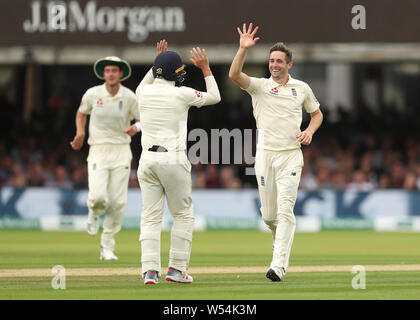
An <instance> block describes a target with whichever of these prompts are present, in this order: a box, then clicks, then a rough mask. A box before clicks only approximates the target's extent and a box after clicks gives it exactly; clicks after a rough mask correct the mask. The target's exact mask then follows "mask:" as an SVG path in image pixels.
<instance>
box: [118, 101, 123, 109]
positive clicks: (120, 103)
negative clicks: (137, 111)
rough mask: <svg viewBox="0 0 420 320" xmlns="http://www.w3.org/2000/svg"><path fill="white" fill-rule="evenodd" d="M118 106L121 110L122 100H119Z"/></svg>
mask: <svg viewBox="0 0 420 320" xmlns="http://www.w3.org/2000/svg"><path fill="white" fill-rule="evenodd" d="M118 108H119V109H120V111H122V108H123V102H122V100H120V102H119V104H118Z"/></svg>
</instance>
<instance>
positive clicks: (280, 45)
mask: <svg viewBox="0 0 420 320" xmlns="http://www.w3.org/2000/svg"><path fill="white" fill-rule="evenodd" d="M273 51H281V52H284V53H285V54H286V62H287V63H289V62H290V61H292V50H290V49H289V48H288V47H287V46H286V45H285V44H284V43H283V42H277V43H276V44H275V45H274V46H272V47H271V49H270V54H271V52H273Z"/></svg>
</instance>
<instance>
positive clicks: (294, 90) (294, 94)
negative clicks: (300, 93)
mask: <svg viewBox="0 0 420 320" xmlns="http://www.w3.org/2000/svg"><path fill="white" fill-rule="evenodd" d="M292 94H293V96H294V97H295V98H296V97H297V91H296V89H295V88H292Z"/></svg>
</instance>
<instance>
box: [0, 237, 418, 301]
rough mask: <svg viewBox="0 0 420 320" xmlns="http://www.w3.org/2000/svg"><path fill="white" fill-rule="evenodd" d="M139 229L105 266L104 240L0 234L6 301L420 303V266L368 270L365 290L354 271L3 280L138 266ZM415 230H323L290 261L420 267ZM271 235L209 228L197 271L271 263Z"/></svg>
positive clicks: (194, 257) (0, 285)
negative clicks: (58, 268)
mask: <svg viewBox="0 0 420 320" xmlns="http://www.w3.org/2000/svg"><path fill="white" fill-rule="evenodd" d="M138 236H139V232H138V231H122V232H121V233H120V234H118V236H117V239H116V240H117V247H116V250H115V253H116V254H117V255H118V257H119V260H118V261H107V262H102V261H99V239H100V238H99V236H97V237H95V238H93V237H90V236H88V235H87V234H85V233H81V232H40V231H0V243H1V245H0V299H31V300H34V299H141V300H146V299H154V300H155V299H159V300H167V299H175V300H214V299H217V300H220V299H222V300H224V299H229V300H247V299H252V300H259V299H267V300H273V299H274V300H280V299H420V269H416V270H414V271H398V270H396V271H367V272H366V289H364V290H361V289H360V290H355V289H353V288H352V286H351V283H352V279H353V277H354V276H355V274H352V273H351V269H349V271H348V272H292V271H290V272H288V274H287V276H286V279H285V281H284V282H281V283H272V282H270V281H269V280H268V279H266V278H265V274H264V273H263V272H258V273H240V272H239V271H238V273H225V274H223V273H216V274H204V273H198V274H193V273H192V275H193V276H194V283H193V284H191V285H183V284H176V283H168V282H166V281H165V280H161V283H160V284H159V285H157V286H145V285H144V284H143V282H142V280H141V279H140V276H139V274H140V270H139V272H138V275H121V276H115V275H111V276H83V275H81V276H71V275H69V276H67V278H66V290H54V289H52V287H51V280H52V278H53V274H51V276H50V277H45V276H42V277H39V276H26V277H19V276H17V277H10V276H9V277H5V276H2V275H1V272H2V271H5V270H6V269H38V268H44V269H51V268H52V267H53V266H55V265H62V266H64V267H65V268H66V270H69V269H72V268H139V267H140V264H139V262H140V244H139V242H138ZM419 248H420V236H419V234H415V233H376V232H369V231H324V232H320V233H297V234H296V235H295V240H294V244H293V248H292V255H291V258H290V269H292V267H294V266H308V267H309V266H330V265H346V266H353V265H363V266H369V265H397V267H398V265H399V266H404V265H414V264H417V265H420V249H419ZM168 250H169V233H162V269H163V270H165V269H166V267H167V263H168ZM270 259H271V234H268V233H262V232H258V231H207V232H196V233H195V234H194V240H193V249H192V254H191V263H190V266H191V269H193V268H198V267H223V266H224V267H234V266H239V267H240V266H267V267H268V266H269V263H270Z"/></svg>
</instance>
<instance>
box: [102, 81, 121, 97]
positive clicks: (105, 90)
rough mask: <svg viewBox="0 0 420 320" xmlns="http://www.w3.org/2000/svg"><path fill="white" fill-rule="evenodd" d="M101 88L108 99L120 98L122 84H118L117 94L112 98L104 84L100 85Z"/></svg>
mask: <svg viewBox="0 0 420 320" xmlns="http://www.w3.org/2000/svg"><path fill="white" fill-rule="evenodd" d="M102 87H103V89H104V92H105V95H106V96H108V97H110V98H122V84H121V83H120V88H119V89H118V92H117V94H116V95H115V96H112V95H111V94H110V93H109V91H108V90H107V89H106V83H104V84H103V85H102Z"/></svg>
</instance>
